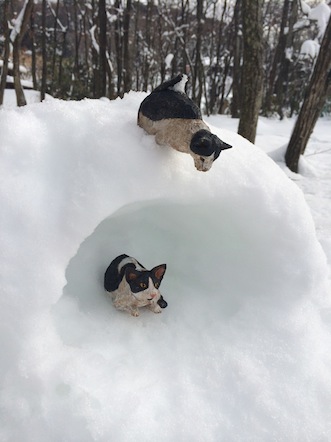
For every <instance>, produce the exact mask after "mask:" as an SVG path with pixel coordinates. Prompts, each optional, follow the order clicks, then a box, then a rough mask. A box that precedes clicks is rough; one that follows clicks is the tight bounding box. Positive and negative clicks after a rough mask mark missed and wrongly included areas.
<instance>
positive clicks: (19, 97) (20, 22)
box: [10, 0, 33, 106]
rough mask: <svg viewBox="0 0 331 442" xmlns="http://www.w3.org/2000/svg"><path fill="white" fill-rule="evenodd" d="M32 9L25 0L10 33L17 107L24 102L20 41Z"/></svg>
mask: <svg viewBox="0 0 331 442" xmlns="http://www.w3.org/2000/svg"><path fill="white" fill-rule="evenodd" d="M32 8H33V0H26V1H25V3H24V5H23V8H22V10H21V12H20V13H19V15H18V17H17V18H16V20H15V25H14V28H13V29H12V31H11V33H10V42H11V43H12V45H13V65H14V67H13V76H14V86H15V92H16V101H17V106H25V105H26V100H25V95H24V91H23V88H22V84H21V77H20V50H21V43H22V39H23V37H24V35H25V33H26V30H27V26H28V23H29V21H30V16H31V12H32Z"/></svg>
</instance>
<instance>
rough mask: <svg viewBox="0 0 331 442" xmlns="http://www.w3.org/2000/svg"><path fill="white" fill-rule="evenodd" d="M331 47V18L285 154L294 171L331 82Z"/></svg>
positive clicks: (287, 162)
mask: <svg viewBox="0 0 331 442" xmlns="http://www.w3.org/2000/svg"><path fill="white" fill-rule="evenodd" d="M330 47H331V18H330V19H329V23H328V26H327V28H326V30H325V34H324V37H323V40H322V43H321V47H320V50H319V54H318V57H317V60H316V64H315V68H314V72H313V74H312V77H311V80H310V82H309V85H308V87H307V90H306V93H305V98H304V101H303V104H302V107H301V109H300V113H299V116H298V118H297V121H296V124H295V126H294V129H293V133H292V135H291V139H290V142H289V144H288V147H287V150H286V154H285V161H286V165H287V167H289V169H291V170H292V171H293V172H298V167H299V159H300V155H303V154H304V152H305V149H306V146H307V143H308V140H309V138H310V135H311V134H312V132H313V130H314V127H315V124H316V121H317V119H318V117H319V115H320V113H321V110H322V108H323V105H324V102H325V98H326V95H327V90H328V87H329V85H330V84H331V51H330Z"/></svg>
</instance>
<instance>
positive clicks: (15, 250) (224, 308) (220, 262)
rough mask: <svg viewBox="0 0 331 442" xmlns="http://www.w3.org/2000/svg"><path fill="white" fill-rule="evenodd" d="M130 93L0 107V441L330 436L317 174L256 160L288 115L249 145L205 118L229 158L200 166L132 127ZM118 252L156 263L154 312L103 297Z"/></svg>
mask: <svg viewBox="0 0 331 442" xmlns="http://www.w3.org/2000/svg"><path fill="white" fill-rule="evenodd" d="M144 97H145V94H142V93H130V94H128V95H127V96H126V97H125V98H124V99H123V100H119V99H118V100H116V101H114V102H110V101H108V100H106V99H101V100H84V101H81V102H63V101H59V100H49V101H47V102H45V103H42V104H40V103H39V104H32V105H29V106H26V107H24V108H21V109H16V108H14V109H8V108H7V109H6V108H5V109H2V110H0V149H1V154H0V155H1V156H0V158H1V162H0V167H1V170H0V180H1V185H0V201H1V208H2V209H1V218H0V222H1V232H2V235H1V244H0V254H1V287H2V296H1V298H0V302H1V308H0V318H1V320H0V330H1V332H0V340H1V355H2V357H1V360H0V376H1V377H0V379H1V387H0V388H1V390H0V409H1V413H0V420H1V425H0V440H1V441H15V442H16V441H23V440H24V441H27V442H29V441H31V442H32V441H33V442H39V441H46V440H47V441H54V442H58V441H80V442H85V441H86V442H87V441H91V440H95V441H105V442H109V441H116V442H122V441H123V442H124V441H142V442H146V441H167V442H168V441H171V442H172V441H183V442H187V441H197V442H198V441H199V442H200V441H203V442H205V441H276V440H277V441H328V440H330V438H331V428H330V425H331V424H330V423H331V411H330V410H331V356H330V348H331V347H330V345H331V339H330V337H331V336H330V322H331V315H330V312H331V308H330V307H331V306H330V292H329V282H328V262H327V259H326V255H325V253H324V252H323V249H322V247H321V244H320V242H319V240H321V239H323V238H324V239H325V241H324V243H323V242H322V241H321V243H322V245H323V247H324V249H325V251H326V249H327V248H328V244H330V243H328V240H327V236H326V234H325V232H324V230H323V229H321V230H320V231H317V234H318V235H319V236H318V237H317V235H316V231H315V226H314V222H313V218H312V216H311V212H310V209H309V207H308V205H307V203H306V201H305V198H304V196H303V193H302V192H301V190H299V188H298V186H297V184H299V185H302V186H303V187H304V186H305V183H306V184H307V183H308V181H307V180H309V179H315V178H316V181H317V177H316V174H315V175H314V173H313V168H314V167H315V166H314V165H309V167H308V166H307V163H308V160H305V161H306V162H305V163H303V166H306V167H304V170H305V171H306V172H307V173H306V174H304V175H303V176H301V177H300V176H293V174H289V173H288V172H286V173H284V171H283V170H282V167H279V165H277V164H275V162H274V161H273V160H272V159H270V158H269V157H268V156H267V155H266V154H265V152H263V150H265V151H267V150H271V151H272V153H271V156H272V154H273V152H274V151H275V149H274V148H277V147H282V143H280V139H279V138H277V136H278V137H281V136H282V135H283V134H282V130H283V131H284V130H285V132H286V129H284V128H286V127H287V126H286V125H287V124H289V126H290V125H293V122H290V123H288V122H284V124H283V125H279V131H278V129H275V130H276V133H275V135H274V136H273V135H272V134H271V133H270V132H271V130H270V127H271V124H272V123H271V122H269V120H261V122H260V123H261V124H259V130H258V139H257V145H258V146H260V147H261V148H260V147H255V146H253V145H251V144H250V143H249V142H248V141H246V140H244V139H242V138H241V137H240V136H238V135H237V134H236V133H235V130H229V129H227V128H226V126H227V124H228V125H229V126H230V125H234V124H236V122H234V121H233V120H230V119H225V118H221V117H217V118H216V117H213V118H210V119H209V123H210V124H213V129H214V131H215V132H216V133H217V134H218V135H219V136H220V137H221V138H222V139H223V140H224V141H225V142H227V143H229V144H232V145H233V146H234V148H233V149H230V150H228V151H225V152H223V153H222V154H221V156H220V158H219V159H218V160H217V161H216V162H215V164H214V165H213V168H212V169H211V171H209V172H207V173H201V172H198V171H196V170H195V168H194V165H193V160H192V159H191V157H189V156H188V155H185V154H181V153H179V152H176V151H173V150H171V149H168V148H162V147H159V146H157V145H156V144H155V142H154V140H153V137H151V136H148V135H146V134H145V133H144V132H143V131H142V130H141V129H140V128H139V127H137V125H136V113H137V109H138V107H139V104H140V102H141V101H142V99H143V98H144ZM269 124H270V126H268V125H269ZM264 125H265V127H264ZM272 127H273V128H274V127H275V126H272ZM264 129H265V130H264ZM328 133H329V134H330V131H329V132H328ZM277 134H279V135H277ZM285 136H287V134H286V135H285ZM261 144H262V146H261ZM319 146H320V143H319ZM312 148H313V147H312ZM275 155H276V156H277V155H279V152H278V154H277V151H276V154H275ZM322 155H323V154H322ZM329 155H330V154H329ZM316 157H317V161H318V155H316V156H315V158H316ZM311 158H314V157H313V156H312V157H311ZM276 159H277V158H276ZM283 169H284V167H283ZM316 169H317V167H316ZM317 172H318V173H319V170H317ZM286 174H288V175H289V176H290V178H288V177H287V175H286ZM305 176H306V177H308V178H307V180H306V178H305ZM293 179H295V180H297V179H299V181H295V182H293ZM311 182H312V181H311ZM304 190H305V189H304ZM306 190H309V189H306ZM313 193H314V195H316V194H317V190H316V192H315V191H314V190H313ZM308 203H309V201H308ZM312 206H313V204H312V205H311V207H312ZM316 207H321V205H319V204H317V205H316ZM312 210H313V209H312ZM313 214H314V211H313ZM318 239H319V240H318ZM120 253H127V254H130V255H132V256H134V257H136V258H137V259H138V260H139V261H141V262H142V263H143V264H144V265H145V266H147V267H152V266H154V265H157V264H160V263H163V262H166V263H167V264H168V270H167V273H166V275H165V278H164V280H163V282H162V286H161V289H162V290H161V291H162V293H163V295H164V297H165V299H166V300H167V301H168V303H169V307H168V308H167V309H165V310H164V311H163V312H162V314H161V315H155V314H153V313H151V312H150V311H147V310H146V311H142V314H141V316H140V317H139V318H133V317H131V316H129V315H128V314H126V313H123V312H118V311H116V310H115V309H114V308H113V306H112V304H111V302H110V300H109V299H108V298H107V297H106V296H105V295H104V293H103V289H102V279H103V273H104V271H105V269H106V268H107V266H108V264H109V262H110V260H112V259H113V258H114V257H116V256H117V255H118V254H120ZM327 253H328V252H327ZM329 256H330V255H329Z"/></svg>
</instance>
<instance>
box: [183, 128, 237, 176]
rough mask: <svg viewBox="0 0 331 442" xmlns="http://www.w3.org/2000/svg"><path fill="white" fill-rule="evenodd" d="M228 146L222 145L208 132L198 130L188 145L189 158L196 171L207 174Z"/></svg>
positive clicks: (222, 142) (220, 141)
mask: <svg viewBox="0 0 331 442" xmlns="http://www.w3.org/2000/svg"><path fill="white" fill-rule="evenodd" d="M231 147H232V146H230V144H227V143H224V141H222V140H220V139H219V138H218V137H217V136H216V135H214V134H212V133H211V132H209V131H208V130H205V129H201V130H198V131H197V132H196V133H195V134H194V135H193V137H192V139H191V143H190V150H191V156H192V157H193V160H194V165H195V167H196V168H197V170H200V171H201V172H207V171H208V170H209V169H210V168H211V166H212V165H213V162H214V161H215V160H216V159H217V158H218V157H219V156H220V153H221V151H222V150H225V149H230V148H231Z"/></svg>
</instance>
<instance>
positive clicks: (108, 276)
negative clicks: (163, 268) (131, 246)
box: [104, 254, 144, 292]
mask: <svg viewBox="0 0 331 442" xmlns="http://www.w3.org/2000/svg"><path fill="white" fill-rule="evenodd" d="M128 267H133V268H135V269H137V268H138V269H139V270H140V269H141V270H143V269H144V267H143V266H142V265H141V264H140V263H139V262H138V261H137V260H136V259H135V258H132V257H131V256H128V255H125V254H122V255H119V256H117V258H115V259H114V260H113V261H112V262H111V263H110V264H109V266H108V268H107V270H106V272H105V277H104V288H105V290H106V291H107V292H113V291H115V290H117V289H118V287H119V285H120V283H121V281H122V279H123V276H124V274H125V269H126V268H128Z"/></svg>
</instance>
